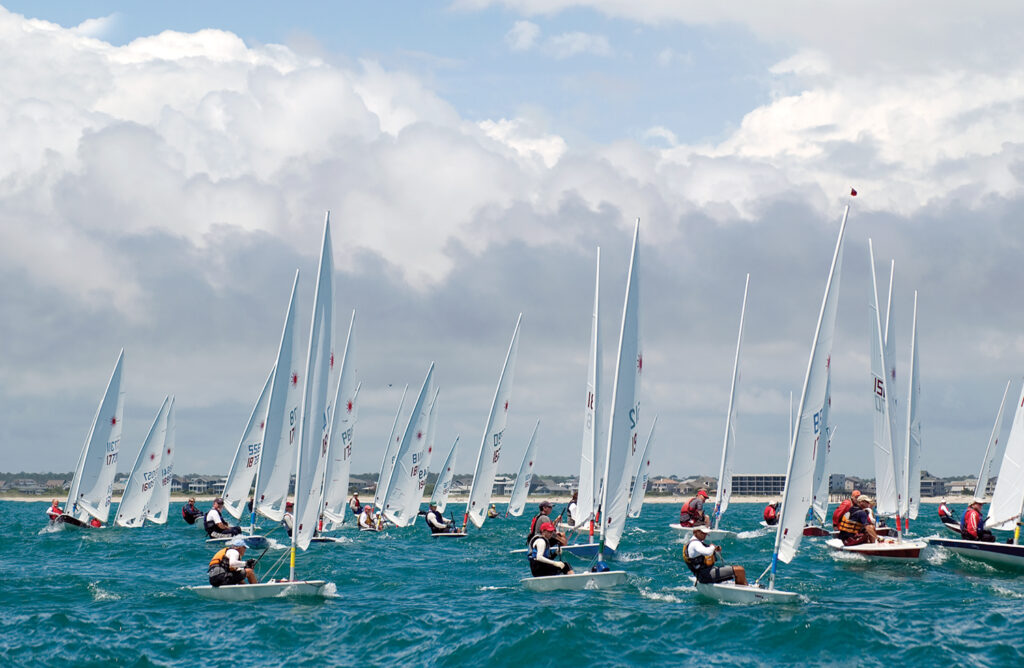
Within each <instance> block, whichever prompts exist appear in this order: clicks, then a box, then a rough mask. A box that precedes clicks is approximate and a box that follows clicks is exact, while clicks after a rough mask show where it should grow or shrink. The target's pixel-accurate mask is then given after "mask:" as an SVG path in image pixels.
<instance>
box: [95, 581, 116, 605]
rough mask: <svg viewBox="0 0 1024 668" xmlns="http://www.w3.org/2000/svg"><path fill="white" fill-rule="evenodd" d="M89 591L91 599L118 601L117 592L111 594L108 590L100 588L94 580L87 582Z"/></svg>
mask: <svg viewBox="0 0 1024 668" xmlns="http://www.w3.org/2000/svg"><path fill="white" fill-rule="evenodd" d="M89 591H90V592H92V600H94V601H119V600H121V597H120V596H118V595H117V594H112V593H110V592H109V591H107V590H105V589H102V588H101V587H100V586H99V585H98V584H96V583H95V582H90V583H89Z"/></svg>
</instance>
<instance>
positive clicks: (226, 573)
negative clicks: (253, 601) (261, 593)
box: [207, 536, 259, 587]
mask: <svg viewBox="0 0 1024 668" xmlns="http://www.w3.org/2000/svg"><path fill="white" fill-rule="evenodd" d="M244 557H245V539H243V538H242V537H240V536H239V537H236V538H232V539H231V542H230V543H228V545H227V547H222V548H221V549H220V550H218V551H217V554H215V555H213V559H211V560H210V568H209V570H208V571H207V572H208V575H209V576H210V584H211V585H213V586H214V587H222V586H224V585H236V584H242V582H243V581H245V582H248V583H249V584H257V583H258V582H259V579H258V578H257V577H256V571H254V570H253V568H255V566H256V561H255V560H254V559H248V560H245V561H243V558H244Z"/></svg>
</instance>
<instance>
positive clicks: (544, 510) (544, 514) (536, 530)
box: [526, 501, 554, 545]
mask: <svg viewBox="0 0 1024 668" xmlns="http://www.w3.org/2000/svg"><path fill="white" fill-rule="evenodd" d="M539 508H540V512H539V513H537V514H536V515H534V516H533V519H532V520H530V533H529V534H527V535H526V544H527V545H530V544H532V543H533V537H534V536H539V535H540V528H541V527H542V526H544V524H545V523H546V522H551V508H552V506H551V502H550V501H541V502H540V506H539ZM551 523H552V524H554V522H551Z"/></svg>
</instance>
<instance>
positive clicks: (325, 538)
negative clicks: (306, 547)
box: [309, 536, 342, 543]
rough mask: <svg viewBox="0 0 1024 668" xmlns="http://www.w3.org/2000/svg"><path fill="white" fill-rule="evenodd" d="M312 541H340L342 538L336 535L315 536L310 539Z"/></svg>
mask: <svg viewBox="0 0 1024 668" xmlns="http://www.w3.org/2000/svg"><path fill="white" fill-rule="evenodd" d="M309 542H310V543H340V542H342V540H341V539H340V538H336V537H334V536H313V537H312V538H310V539H309Z"/></svg>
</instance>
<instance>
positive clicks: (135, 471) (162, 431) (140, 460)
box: [114, 397, 171, 527]
mask: <svg viewBox="0 0 1024 668" xmlns="http://www.w3.org/2000/svg"><path fill="white" fill-rule="evenodd" d="M170 403H171V400H170V397H165V398H164V402H163V404H161V405H160V410H159V411H158V412H157V414H156V418H155V419H154V420H153V424H152V426H150V428H149V433H148V434H147V435H146V440H145V441H143V442H142V447H141V448H139V455H138V456H137V457H136V458H135V464H134V465H132V471H131V473H129V474H128V481H127V482H126V483H125V486H124V494H122V495H121V503H119V504H118V506H117V515H116V516H115V517H114V523H115V524H117V525H118V526H122V527H141V526H142V525H143V523H144V522H145V521H146V504H148V503H149V499H150V497H152V496H153V490H154V489H155V488H156V486H157V483H158V482H159V476H160V458H161V455H162V454H163V451H164V442H165V440H166V437H167V409H168V407H169V406H170Z"/></svg>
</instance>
